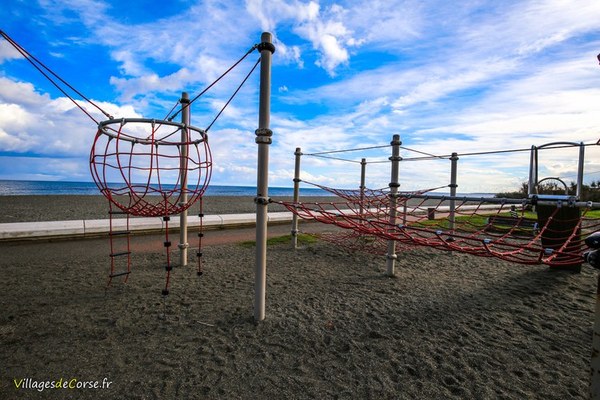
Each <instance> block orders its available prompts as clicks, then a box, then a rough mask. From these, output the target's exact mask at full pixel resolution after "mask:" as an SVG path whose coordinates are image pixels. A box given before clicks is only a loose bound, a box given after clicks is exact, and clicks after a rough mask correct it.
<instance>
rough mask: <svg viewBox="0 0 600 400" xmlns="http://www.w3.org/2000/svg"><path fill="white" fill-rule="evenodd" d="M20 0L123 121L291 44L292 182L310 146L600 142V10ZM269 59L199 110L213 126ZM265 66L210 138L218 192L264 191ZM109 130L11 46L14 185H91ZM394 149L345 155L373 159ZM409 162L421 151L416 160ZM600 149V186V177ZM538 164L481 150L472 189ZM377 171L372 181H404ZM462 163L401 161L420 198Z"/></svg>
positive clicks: (284, 102)
mask: <svg viewBox="0 0 600 400" xmlns="http://www.w3.org/2000/svg"><path fill="white" fill-rule="evenodd" d="M123 4H124V3H123V2H117V1H94V0H73V1H58V0H42V1H30V0H27V1H19V0H8V1H5V2H4V3H3V6H2V8H1V9H0V21H2V23H1V26H0V29H2V30H4V31H5V32H6V33H7V34H8V35H10V36H11V37H12V38H13V39H15V40H16V41H17V42H18V43H20V44H21V45H22V46H23V47H24V48H25V49H27V50H28V51H29V52H30V53H32V54H33V55H35V56H36V57H38V58H39V59H41V60H43V61H44V62H45V63H46V64H47V65H48V66H50V67H51V68H52V69H53V70H54V71H56V72H57V73H58V74H59V75H60V76H61V77H63V78H64V79H66V80H67V81H69V82H70V83H71V84H73V85H74V86H75V87H76V88H77V89H79V90H80V91H81V92H83V93H84V94H85V95H86V96H88V97H89V98H91V99H93V100H94V101H96V102H98V103H99V104H100V105H101V106H102V107H103V108H105V109H107V110H108V111H110V112H111V113H112V114H113V115H115V116H119V117H133V116H144V117H148V118H163V117H164V116H165V114H166V113H167V112H168V111H169V109H170V108H171V107H172V106H173V104H174V103H175V101H176V100H177V99H178V98H179V96H180V94H181V92H182V91H188V92H189V93H190V95H191V96H194V95H195V94H197V93H198V92H199V91H200V90H202V88H204V87H205V86H206V85H207V84H208V83H210V82H211V81H212V80H214V79H215V78H216V77H217V76H218V75H219V74H220V73H222V72H223V71H224V70H225V69H226V68H228V67H229V66H230V65H231V64H232V63H233V62H235V61H236V60H237V59H238V58H240V57H241V56H242V55H243V54H244V52H245V51H246V50H248V49H249V48H250V47H251V46H252V45H253V44H254V43H257V42H258V41H259V38H260V34H261V32H262V31H270V32H272V33H273V35H274V37H275V44H276V46H277V51H276V53H275V54H274V57H273V86H272V117H271V128H272V129H273V131H274V137H273V140H274V142H273V145H272V146H271V148H270V152H271V163H270V184H271V185H272V186H291V184H292V183H291V179H292V177H293V176H292V175H293V168H294V165H293V160H294V157H293V152H294V149H295V148H296V147H301V148H302V151H303V152H305V153H311V152H318V151H326V150H336V149H346V148H356V147H366V146H374V145H385V144H388V143H389V142H390V140H391V137H392V135H393V134H400V135H401V139H402V141H403V145H404V146H406V147H408V148H411V149H416V150H419V151H423V152H427V153H432V154H450V153H452V152H458V153H459V154H460V153H467V152H479V151H491V150H503V149H513V148H529V147H530V146H531V145H542V144H544V143H548V142H555V141H570V142H572V141H575V142H580V141H583V142H585V143H591V142H596V141H597V140H598V139H599V138H600V121H599V120H600V112H599V109H600V66H598V61H597V59H596V55H597V54H598V53H599V52H600V30H599V29H598V21H600V2H598V1H597V0H571V1H566V0H545V1H544V0H536V1H533V0H515V1H512V0H503V1H489V0H488V1H477V0H468V1H467V0H465V1H456V2H448V1H446V0H439V1H438V0H422V1H416V0H414V1H394V0H390V1H378V0H368V1H359V0H348V1H338V2H331V1H320V2H319V1H294V0H287V1H279V0H272V1H261V0H247V1H185V2H183V1H167V2H152V1H141V0H134V1H128V2H127V6H124V5H123ZM256 57H257V55H256V54H253V55H252V56H250V57H249V58H248V60H247V62H244V63H242V65H241V66H240V68H238V69H236V70H235V71H234V73H233V74H232V75H231V76H228V78H227V79H226V80H224V81H223V83H222V84H220V85H219V86H218V87H217V88H216V90H214V91H211V92H210V95H208V96H207V97H205V98H203V99H202V100H199V101H198V102H196V103H194V107H193V109H192V123H193V124H194V125H196V126H198V127H206V126H207V125H208V123H209V122H210V120H211V119H212V116H214V115H215V113H216V112H217V111H218V110H219V109H220V107H221V106H222V104H223V103H224V102H225V101H226V100H227V98H228V96H229V95H230V94H231V92H232V91H233V90H234V89H235V87H236V86H237V85H238V84H239V82H240V81H241V79H243V76H244V75H245V74H246V73H247V72H248V70H249V69H250V68H251V66H252V64H253V62H254V60H255V59H256ZM257 91H258V74H255V75H254V76H253V77H252V78H251V79H250V81H249V82H248V84H247V85H246V86H245V87H244V88H243V89H242V91H241V92H240V94H239V95H238V97H236V99H235V100H234V103H233V104H232V106H231V107H230V108H229V109H228V110H227V112H226V113H225V114H224V115H223V116H222V117H221V119H220V120H219V122H218V123H217V124H216V125H215V126H214V127H213V128H212V129H211V131H210V144H211V149H212V151H213V162H214V165H213V180H212V182H213V183H214V184H225V185H254V184H255V182H256V170H255V169H256V168H255V166H256V144H255V143H254V130H255V129H256V128H257V122H258V117H257V111H258V94H257ZM95 131H96V127H95V125H94V123H93V122H92V121H91V120H90V119H88V118H87V117H86V116H85V115H84V114H83V113H81V112H79V111H78V110H77V109H74V106H73V105H72V103H70V102H69V101H67V100H66V99H65V98H64V96H63V95H62V94H61V93H60V92H58V91H57V90H56V89H55V88H54V87H52V86H51V84H50V83H49V82H48V81H46V80H45V78H43V77H42V76H41V75H40V74H39V73H38V72H37V71H35V70H34V69H33V68H32V67H31V66H30V65H29V64H27V63H26V61H24V60H23V59H22V58H21V57H20V56H19V55H18V54H16V53H15V52H14V51H13V50H12V48H11V47H10V46H9V45H8V43H6V42H5V41H3V40H2V41H0V179H27V180H72V181H88V180H91V176H90V174H89V168H88V157H89V150H90V147H91V144H92V140H93V137H94V134H95ZM389 152H390V149H389V148H385V149H377V150H370V151H364V152H352V153H346V154H343V155H342V154H340V155H339V156H342V157H344V158H349V159H352V160H360V159H361V158H363V157H364V158H366V159H367V162H369V161H371V160H372V161H377V160H384V159H386V158H387V157H388V156H389ZM402 155H403V156H404V157H411V156H414V155H416V154H414V153H411V152H409V151H403V152H402ZM599 155H600V152H599V151H598V149H597V148H596V147H587V148H586V164H585V170H586V181H589V180H591V179H594V180H597V179H600V173H599V171H600V159H599V157H598V156H599ZM528 162H529V155H528V154H527V153H526V152H525V153H514V154H501V155H493V156H477V157H475V156H470V157H469V156H465V157H461V158H460V160H459V167H458V184H459V191H461V192H496V191H500V190H508V189H511V188H517V187H519V186H520V183H521V182H523V181H525V180H526V179H527V173H528V172H527V170H528ZM540 163H541V164H542V168H541V171H540V175H541V176H542V177H546V176H559V177H562V178H565V179H567V180H574V179H575V175H576V167H577V150H576V149H566V150H560V151H558V150H556V151H548V152H544V153H543V155H542V156H541V157H540ZM389 169H390V168H389V164H386V163H373V164H368V165H367V186H369V187H373V188H379V187H383V186H386V185H387V184H388V183H389V179H390V178H389ZM449 173H450V162H449V161H448V160H435V161H425V162H403V163H401V172H400V177H401V184H402V189H404V190H413V189H423V188H430V187H437V186H443V185H446V184H448V183H449ZM302 177H303V179H305V180H308V181H313V182H319V183H322V184H325V185H329V186H336V187H346V188H354V187H358V185H359V177H360V166H359V165H358V164H356V163H347V162H341V161H334V160H325V159H319V158H315V157H308V156H306V157H303V169H302Z"/></svg>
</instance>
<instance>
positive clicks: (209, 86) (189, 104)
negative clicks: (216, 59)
mask: <svg viewBox="0 0 600 400" xmlns="http://www.w3.org/2000/svg"><path fill="white" fill-rule="evenodd" d="M257 46H258V45H254V46H252V47H251V48H250V50H248V51H247V52H246V54H244V55H243V56H242V58H240V59H239V60H237V61H236V62H235V64H233V65H232V66H231V67H229V68H228V69H227V71H225V72H224V73H223V74H222V75H221V76H219V77H218V78H217V79H216V80H215V81H214V82H213V83H211V84H210V85H208V86H207V87H206V88H204V90H202V91H201V92H200V93H199V94H198V95H197V96H196V97H194V98H193V99H192V100H190V102H189V103H188V104H185V105H184V106H183V107H181V108H180V109H179V110H178V111H177V112H176V113H175V114H173V115H172V116H171V117H169V121H173V118H175V117H176V116H177V115H179V113H180V112H181V111H183V110H184V109H185V108H186V107H190V106H191V105H192V103H193V102H194V101H196V100H198V99H199V98H200V96H202V95H203V94H204V93H206V92H208V91H209V90H210V88H212V87H213V86H214V85H216V84H217V82H219V81H220V80H221V79H223V78H224V77H225V75H227V74H228V73H230V72H231V70H233V69H234V68H235V67H237V66H238V64H239V63H241V62H242V61H243V60H244V59H245V58H246V57H248V55H249V54H250V53H252V52H253V51H254V50H256V48H257Z"/></svg>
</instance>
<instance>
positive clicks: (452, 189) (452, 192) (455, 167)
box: [448, 153, 458, 231]
mask: <svg viewBox="0 0 600 400" xmlns="http://www.w3.org/2000/svg"><path fill="white" fill-rule="evenodd" d="M450 163H451V164H450V184H449V185H448V186H449V187H450V196H451V197H452V200H450V215H449V217H448V221H449V222H450V230H451V231H454V223H455V221H456V216H455V212H454V211H455V210H456V201H455V200H454V197H456V188H457V187H458V185H457V184H456V174H457V170H458V154H456V153H452V156H451V157H450Z"/></svg>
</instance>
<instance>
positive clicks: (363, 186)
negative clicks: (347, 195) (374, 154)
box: [360, 158, 367, 217]
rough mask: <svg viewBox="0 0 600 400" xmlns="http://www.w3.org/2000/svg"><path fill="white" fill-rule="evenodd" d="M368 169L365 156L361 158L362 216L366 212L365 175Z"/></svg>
mask: <svg viewBox="0 0 600 400" xmlns="http://www.w3.org/2000/svg"><path fill="white" fill-rule="evenodd" d="M366 170H367V160H366V159H365V158H363V159H361V160H360V215H361V217H362V216H363V215H364V213H365V188H366V187H365V176H366Z"/></svg>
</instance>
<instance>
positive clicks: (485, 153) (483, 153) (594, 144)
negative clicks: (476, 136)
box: [402, 143, 600, 161]
mask: <svg viewBox="0 0 600 400" xmlns="http://www.w3.org/2000/svg"><path fill="white" fill-rule="evenodd" d="M581 145H582V144H577V143H573V144H562V145H557V146H552V147H541V148H537V149H538V150H551V149H564V148H569V147H579V146H581ZM598 145H600V143H583V146H585V147H587V146H598ZM523 151H531V148H527V149H508V150H491V151H478V152H472V153H458V154H457V156H460V157H465V156H482V155H491V154H504V153H518V152H523ZM450 157H452V154H447V155H441V156H434V155H431V156H427V157H412V158H403V159H402V161H422V160H431V159H438V158H450Z"/></svg>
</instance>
